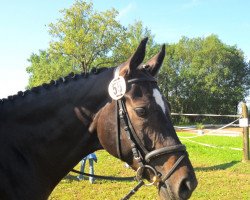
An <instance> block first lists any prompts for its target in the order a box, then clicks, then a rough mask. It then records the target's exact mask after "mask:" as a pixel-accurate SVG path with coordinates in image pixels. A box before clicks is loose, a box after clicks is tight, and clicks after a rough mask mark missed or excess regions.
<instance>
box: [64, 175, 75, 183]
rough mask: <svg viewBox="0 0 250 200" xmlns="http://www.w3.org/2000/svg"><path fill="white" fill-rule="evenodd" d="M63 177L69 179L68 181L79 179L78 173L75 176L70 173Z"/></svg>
mask: <svg viewBox="0 0 250 200" xmlns="http://www.w3.org/2000/svg"><path fill="white" fill-rule="evenodd" d="M63 179H65V180H67V181H68V182H73V181H78V179H77V175H75V176H74V175H71V174H68V175H67V176H65V177H64V178H63Z"/></svg>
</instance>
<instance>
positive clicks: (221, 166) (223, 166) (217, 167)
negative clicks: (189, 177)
mask: <svg viewBox="0 0 250 200" xmlns="http://www.w3.org/2000/svg"><path fill="white" fill-rule="evenodd" d="M239 162H240V161H232V162H229V163H223V164H219V165H214V166H209V167H196V168H195V171H214V170H225V169H228V168H230V167H232V166H234V165H236V164H237V163H239Z"/></svg>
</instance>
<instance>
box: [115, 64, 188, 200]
mask: <svg viewBox="0 0 250 200" xmlns="http://www.w3.org/2000/svg"><path fill="white" fill-rule="evenodd" d="M118 72H119V67H118V68H116V70H115V74H116V73H118ZM115 76H116V75H115ZM141 81H147V82H148V81H149V82H156V80H155V79H154V78H153V77H150V76H149V77H147V78H138V79H130V80H128V81H127V83H128V84H131V83H135V82H141ZM116 119H117V130H116V132H117V134H116V135H117V136H116V143H117V145H116V147H117V155H118V157H119V158H120V159H121V160H122V158H123V157H122V151H121V129H123V130H124V131H125V133H126V136H127V138H128V140H129V141H130V145H131V149H132V153H133V157H134V159H135V160H136V161H137V162H138V164H139V168H138V169H137V175H136V177H137V179H138V180H139V181H141V180H142V179H143V178H144V177H143V172H144V171H145V169H147V170H149V171H151V172H153V174H154V178H153V182H151V183H149V184H148V185H156V184H157V183H159V182H162V183H164V184H165V182H166V181H167V179H168V178H169V177H170V176H171V175H172V174H173V172H174V171H175V170H176V168H177V167H178V165H179V164H180V163H181V161H182V160H183V159H184V158H185V156H186V155H187V153H186V147H185V145H182V144H178V145H174V146H169V147H163V148H160V149H156V150H153V151H151V152H149V151H148V150H147V149H146V147H145V146H144V144H143V143H142V141H141V139H140V138H139V137H138V135H137V134H136V131H135V129H134V128H133V125H132V123H131V120H130V118H129V115H128V112H127V109H126V105H125V102H124V97H122V98H121V99H118V100H116ZM175 152H183V155H181V156H180V157H179V158H178V159H177V161H176V162H175V164H174V165H173V166H172V168H171V169H170V170H169V172H168V173H167V174H166V175H165V176H164V177H162V174H161V173H159V172H158V171H157V170H156V169H155V168H154V167H153V166H151V165H150V161H152V160H154V159H156V158H158V157H161V156H164V155H166V154H172V153H175ZM124 199H128V198H124Z"/></svg>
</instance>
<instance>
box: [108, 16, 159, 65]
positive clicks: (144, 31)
mask: <svg viewBox="0 0 250 200" xmlns="http://www.w3.org/2000/svg"><path fill="white" fill-rule="evenodd" d="M145 37H148V38H149V40H148V42H147V51H146V56H145V61H146V60H148V59H150V58H151V57H153V56H154V55H155V54H157V53H158V51H159V50H160V46H159V45H158V44H157V43H155V41H154V35H153V34H152V33H151V31H150V30H149V29H148V28H147V27H144V26H143V23H142V22H141V21H135V22H134V24H129V25H128V27H127V28H125V31H124V35H123V37H121V41H119V43H118V46H117V48H115V49H114V51H113V52H112V53H113V56H112V57H113V59H114V63H122V62H124V61H126V60H127V59H128V58H129V57H130V56H131V52H134V51H135V49H136V48H137V46H138V44H139V43H140V41H141V40H142V39H143V38H145Z"/></svg>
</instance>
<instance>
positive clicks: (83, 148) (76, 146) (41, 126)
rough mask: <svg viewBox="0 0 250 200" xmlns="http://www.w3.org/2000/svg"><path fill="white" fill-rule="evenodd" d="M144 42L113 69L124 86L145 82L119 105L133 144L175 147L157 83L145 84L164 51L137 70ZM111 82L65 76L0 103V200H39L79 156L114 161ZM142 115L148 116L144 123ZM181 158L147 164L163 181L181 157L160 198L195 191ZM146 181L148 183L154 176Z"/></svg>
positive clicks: (126, 154)
mask: <svg viewBox="0 0 250 200" xmlns="http://www.w3.org/2000/svg"><path fill="white" fill-rule="evenodd" d="M146 42H147V39H144V40H143V41H142V42H141V43H140V45H139V47H138V48H137V50H136V52H135V53H134V55H133V56H132V57H131V58H130V59H129V60H128V61H126V62H125V63H123V64H121V65H120V68H118V69H119V74H120V75H121V76H123V77H124V79H125V80H126V81H129V80H130V81H131V80H135V79H137V80H138V79H140V80H143V81H139V82H136V83H132V84H127V86H128V87H127V91H126V93H125V95H124V97H123V98H124V102H125V103H126V107H127V110H128V114H129V118H130V120H131V121H132V122H133V123H132V124H133V126H134V128H135V131H136V134H137V136H138V138H139V140H141V142H142V144H143V146H144V147H145V148H146V149H148V150H149V151H154V150H159V149H161V148H164V147H168V146H170V147H171V146H172V147H173V146H174V145H180V141H179V139H178V137H177V135H176V133H175V130H174V128H173V125H172V122H171V119H170V117H169V113H168V112H169V110H168V109H167V106H166V104H167V103H166V101H165V100H164V98H163V97H162V96H161V94H160V92H159V90H158V86H157V84H156V82H155V81H153V82H152V81H148V80H152V79H153V80H154V78H153V76H155V75H156V74H157V72H158V71H159V69H160V67H161V65H162V62H163V58H164V56H165V46H163V48H162V50H161V51H160V53H159V54H157V55H156V56H155V57H153V58H152V59H151V60H150V61H149V62H148V63H147V64H146V65H145V66H142V65H141V62H142V61H143V59H144V56H145V48H146ZM113 75H114V68H110V69H105V70H102V71H101V72H99V74H98V75H97V74H95V73H91V74H89V75H84V74H82V75H73V74H71V75H69V76H67V77H65V78H61V79H59V80H58V81H56V82H55V81H52V82H51V83H50V84H44V85H43V86H40V87H36V88H33V89H32V90H31V91H30V90H28V91H26V92H24V93H23V92H19V93H18V94H17V95H15V96H12V97H9V98H8V100H1V101H0V199H1V200H2V199H3V200H17V199H18V200H30V199H32V200H45V199H47V198H48V196H49V195H50V193H51V192H52V190H53V189H54V187H55V186H56V185H57V184H58V183H59V181H60V180H61V179H62V178H63V177H64V176H65V175H66V174H67V173H68V172H69V171H70V170H71V169H72V168H73V167H74V166H75V165H76V164H77V163H78V162H79V161H80V160H81V159H82V157H84V156H86V155H88V154H89V153H91V152H93V151H96V150H98V149H102V148H105V149H106V150H107V151H108V152H109V153H110V154H112V155H114V156H116V157H118V156H117V151H116V149H117V148H116V145H117V141H116V140H115V135H116V127H117V126H116V119H115V108H114V106H115V103H114V102H115V101H111V98H110V97H109V94H108V84H109V83H110V81H111V80H112V79H113ZM72 76H73V77H72ZM154 92H158V96H157V95H156V96H155V95H154ZM159 100H160V101H161V103H162V104H164V105H160V103H159V102H157V101H159ZM163 107H165V108H163ZM141 111H142V112H143V111H146V112H147V113H148V114H146V115H144V116H143V113H141ZM88 112H89V113H90V115H89V114H88ZM92 114H93V116H94V117H93V116H92ZM121 134H122V135H121V143H122V154H123V158H124V160H125V161H126V162H128V163H129V164H130V165H131V166H132V168H133V169H135V170H137V169H138V162H137V160H136V158H133V157H132V150H131V146H129V145H128V144H129V143H128V139H127V138H125V137H124V135H125V134H124V130H123V131H122V132H121ZM182 154H183V152H177V153H171V154H168V155H163V156H161V157H157V158H156V159H154V160H153V161H152V162H151V161H150V163H149V164H150V165H151V166H152V167H154V168H155V169H157V171H158V172H159V173H160V174H161V175H162V176H164V175H166V174H167V173H168V172H169V171H171V168H172V166H173V165H174V164H175V163H176V161H177V160H178V158H180V156H184V157H185V159H183V160H182V162H181V164H179V165H178V166H177V167H175V168H174V169H175V170H174V172H173V173H171V177H170V178H169V179H167V180H166V181H164V182H159V184H158V189H159V194H160V197H161V199H164V200H166V199H170V198H171V199H176V200H181V199H187V198H189V197H190V196H191V194H192V191H193V190H194V189H195V187H196V186H197V180H196V178H195V174H194V171H193V167H192V165H191V163H190V161H189V159H188V156H187V155H186V154H185V152H184V154H185V155H182ZM143 156H145V155H143ZM184 157H183V158H184ZM146 178H147V179H149V180H151V179H152V174H151V173H148V176H146Z"/></svg>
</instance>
